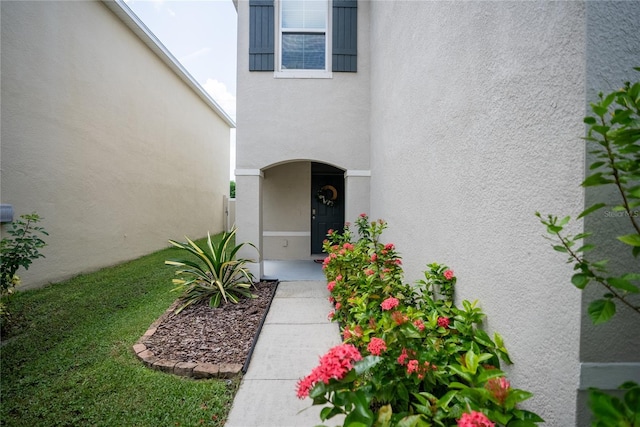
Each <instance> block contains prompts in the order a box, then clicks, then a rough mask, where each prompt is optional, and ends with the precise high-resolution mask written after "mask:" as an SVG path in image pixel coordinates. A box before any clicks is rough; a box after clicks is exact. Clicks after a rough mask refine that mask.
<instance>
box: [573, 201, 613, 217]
mask: <svg viewBox="0 0 640 427" xmlns="http://www.w3.org/2000/svg"><path fill="white" fill-rule="evenodd" d="M605 206H607V204H606V203H596V204H595V205H593V206H591V207H590V208H587V209H585V210H584V211H582V213H581V214H580V215H578V217H577V219H580V218H582V217H584V216H587V215H589V214H590V213H592V212H595V211H597V210H598V209H600V208H603V207H605Z"/></svg>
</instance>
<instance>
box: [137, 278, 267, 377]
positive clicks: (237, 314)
mask: <svg viewBox="0 0 640 427" xmlns="http://www.w3.org/2000/svg"><path fill="white" fill-rule="evenodd" d="M276 286H277V282H259V283H256V288H255V289H253V293H254V294H255V295H256V296H257V298H252V299H244V300H241V301H240V302H239V303H238V304H230V303H229V304H223V305H221V306H220V307H219V308H212V307H210V306H209V305H208V304H206V303H205V304H198V305H191V306H189V307H187V308H185V309H184V310H182V311H181V312H180V313H179V314H175V313H173V312H171V313H168V314H166V315H165V316H164V318H161V319H160V320H159V323H158V325H157V329H156V331H155V333H153V335H151V336H149V337H145V339H144V340H143V341H142V343H143V344H144V345H145V346H146V347H147V349H149V350H150V351H151V352H152V353H153V354H154V356H155V357H157V358H159V359H165V360H171V361H175V362H193V363H210V364H218V365H219V364H240V365H244V364H245V362H246V361H247V358H248V356H249V353H250V351H251V349H252V346H253V342H254V339H257V334H258V332H259V331H258V328H259V327H260V326H261V325H260V323H261V321H262V319H263V317H264V316H265V315H266V312H267V311H268V309H269V306H270V304H271V300H272V298H273V295H274V293H275V288H276Z"/></svg>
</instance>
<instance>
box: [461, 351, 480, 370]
mask: <svg viewBox="0 0 640 427" xmlns="http://www.w3.org/2000/svg"><path fill="white" fill-rule="evenodd" d="M464 362H465V365H466V368H467V370H468V371H469V372H471V373H472V374H474V375H475V373H476V371H477V370H478V363H479V359H478V356H477V355H476V354H475V353H474V352H473V350H469V351H467V353H466V354H465V355H464ZM463 369H464V368H463Z"/></svg>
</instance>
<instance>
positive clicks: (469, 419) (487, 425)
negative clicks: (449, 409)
mask: <svg viewBox="0 0 640 427" xmlns="http://www.w3.org/2000/svg"><path fill="white" fill-rule="evenodd" d="M495 425H496V424H495V423H492V422H491V420H490V419H489V418H487V416H486V415H485V414H483V413H482V412H476V411H471V413H470V414H468V413H464V414H462V417H460V419H459V420H458V427H495Z"/></svg>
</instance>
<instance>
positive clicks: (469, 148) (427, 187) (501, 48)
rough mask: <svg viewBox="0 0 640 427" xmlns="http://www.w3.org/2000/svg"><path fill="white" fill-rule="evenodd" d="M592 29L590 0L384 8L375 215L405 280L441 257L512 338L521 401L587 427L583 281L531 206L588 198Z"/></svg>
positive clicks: (567, 205) (375, 59)
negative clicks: (575, 282)
mask: <svg viewBox="0 0 640 427" xmlns="http://www.w3.org/2000/svg"><path fill="white" fill-rule="evenodd" d="M584 31H585V11H584V4H583V3H581V2H546V1H537V2H524V3H523V2H461V3H451V2H446V3H445V2H411V1H395V2H373V4H372V13H371V37H372V41H371V50H372V52H375V55H373V56H372V65H371V70H372V82H371V87H372V117H371V124H372V126H371V135H372V150H371V152H372V167H371V169H372V171H371V172H372V177H371V205H372V209H371V212H372V215H373V216H374V219H375V218H378V217H381V218H384V219H386V220H388V222H389V230H388V232H387V233H386V239H387V241H391V242H393V243H395V244H396V246H397V248H398V250H399V251H400V252H401V253H402V256H403V261H404V264H403V265H404V266H405V267H406V268H405V272H406V280H407V281H408V282H414V281H415V280H418V279H420V278H421V276H422V273H421V272H422V270H424V269H425V266H426V264H428V263H431V262H440V263H444V264H447V265H449V266H450V267H451V268H452V269H453V270H454V271H455V272H456V275H457V276H458V282H457V283H458V285H457V299H458V301H460V300H462V299H468V300H470V301H473V300H476V299H478V300H479V301H480V307H481V308H482V309H483V310H484V311H485V312H486V313H487V316H488V317H487V321H486V324H485V326H486V327H487V328H488V330H489V331H498V332H499V333H501V334H502V336H503V337H504V340H505V344H506V346H507V348H508V349H509V351H510V354H511V357H512V359H513V361H514V362H515V364H514V365H513V366H511V367H508V368H507V371H508V373H509V377H510V379H511V384H512V386H513V387H516V388H523V389H526V390H530V391H532V392H533V393H534V397H533V398H532V399H530V400H529V401H527V402H526V403H525V404H524V405H523V406H524V407H526V408H530V409H532V410H534V411H536V412H538V413H540V414H541V416H542V417H543V418H545V419H546V420H547V424H546V425H549V426H558V427H561V426H570V425H575V407H576V390H577V387H578V378H579V357H578V349H579V336H580V314H579V313H580V293H579V292H578V291H576V290H575V289H574V288H573V287H572V286H571V285H570V277H571V274H572V270H571V267H570V266H568V265H566V264H565V263H564V259H563V257H562V256H558V254H557V253H556V252H554V251H553V250H552V249H551V247H550V245H549V242H548V241H547V240H545V239H544V238H543V235H544V233H545V230H544V228H543V227H542V226H541V224H540V223H539V222H538V219H537V218H536V217H535V216H534V213H535V212H536V211H538V210H539V211H541V212H548V213H560V212H566V213H573V214H574V215H575V214H577V213H579V212H581V210H582V209H583V206H584V198H583V196H582V195H581V192H580V190H579V183H580V182H581V180H582V177H583V176H584V165H583V156H584V152H585V151H584V145H583V141H582V140H581V139H580V138H581V136H583V134H584V126H583V123H582V118H583V116H584V99H585V91H584V81H585V69H584V64H585V49H584V46H585V35H584ZM399 46H402V48H401V49H399V48H398V47H399ZM400 206H401V207H402V208H399V207H400ZM580 228H581V224H580V223H578V224H576V230H575V231H579V229H580Z"/></svg>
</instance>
